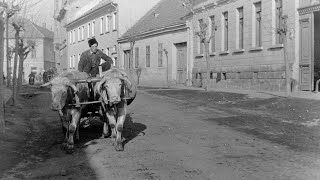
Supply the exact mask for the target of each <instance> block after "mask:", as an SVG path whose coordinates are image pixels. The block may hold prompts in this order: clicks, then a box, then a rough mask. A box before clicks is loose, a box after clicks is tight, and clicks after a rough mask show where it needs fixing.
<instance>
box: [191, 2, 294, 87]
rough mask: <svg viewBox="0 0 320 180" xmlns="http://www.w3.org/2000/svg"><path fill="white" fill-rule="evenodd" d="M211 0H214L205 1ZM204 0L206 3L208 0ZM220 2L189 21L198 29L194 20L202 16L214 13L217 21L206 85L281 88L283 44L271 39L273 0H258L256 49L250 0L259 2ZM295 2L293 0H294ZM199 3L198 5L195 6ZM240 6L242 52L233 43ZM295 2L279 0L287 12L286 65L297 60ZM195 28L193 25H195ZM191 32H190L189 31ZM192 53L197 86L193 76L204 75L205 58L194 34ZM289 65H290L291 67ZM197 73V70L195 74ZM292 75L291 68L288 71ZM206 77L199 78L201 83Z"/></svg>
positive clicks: (252, 4)
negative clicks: (259, 17) (225, 19)
mask: <svg viewBox="0 0 320 180" xmlns="http://www.w3.org/2000/svg"><path fill="white" fill-rule="evenodd" d="M208 2H209V3H210V2H215V1H208ZM208 2H207V3H208ZM228 2H229V3H225V4H223V5H218V6H217V7H215V8H212V9H209V10H208V11H204V12H203V13H199V14H196V15H195V16H194V18H193V23H191V27H190V28H191V29H193V32H197V31H198V28H197V27H198V24H197V21H198V20H199V19H201V18H203V19H204V20H205V21H207V22H208V17H209V16H212V15H214V16H215V22H216V24H217V31H216V32H215V34H216V35H215V37H216V38H215V45H216V51H215V52H210V54H211V55H210V67H209V68H210V71H212V74H211V78H212V80H211V84H210V87H223V88H228V87H235V88H241V89H256V90H271V91H283V90H285V64H284V62H285V61H284V56H283V49H284V48H283V46H282V45H278V44H276V42H275V35H276V29H275V18H273V17H274V14H275V10H274V9H273V7H275V1H274V0H261V2H262V47H261V49H256V47H255V44H254V42H255V41H254V39H255V26H253V21H254V19H253V15H252V14H253V11H254V3H256V2H260V1H257V0H251V1H245V0H238V1H232V0H230V1H228ZM295 2H297V0H295ZM199 7H201V5H200V6H199ZM239 7H243V9H244V41H243V42H244V47H243V52H242V51H240V52H239V51H238V50H239V48H238V47H237V39H238V37H237V28H236V27H237V24H238V22H237V14H236V13H237V8H239ZM296 9H297V7H296V4H295V3H293V0H284V1H283V12H284V13H283V14H286V15H288V17H289V18H288V30H289V32H288V37H289V36H290V38H288V46H287V55H288V59H289V62H290V65H291V66H292V64H294V63H295V62H297V61H298V55H297V54H296V53H295V52H296V46H297V45H298V44H297V41H296V39H295V38H296V36H295V35H296V34H295V32H296V31H298V27H297V24H296V19H297V16H296V15H297V14H296ZM226 11H228V23H229V31H228V52H226V53H222V52H224V49H223V41H224V40H223V39H222V38H223V26H224V24H223V22H222V20H223V18H222V13H223V12H226ZM195 28H197V29H195ZM193 34H194V33H193ZM192 39H193V43H194V48H193V53H194V55H195V58H194V68H193V79H194V80H193V81H194V85H195V86H199V81H200V80H196V77H198V78H199V77H202V78H203V79H205V78H206V70H207V65H206V60H205V58H204V56H203V54H199V43H198V39H197V37H196V36H193V38H192ZM291 69H292V68H291ZM197 73H200V74H197ZM290 76H292V70H291V74H290ZM205 83H206V81H202V85H203V86H205Z"/></svg>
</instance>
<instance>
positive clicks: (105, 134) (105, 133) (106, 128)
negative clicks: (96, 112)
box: [100, 104, 111, 138]
mask: <svg viewBox="0 0 320 180" xmlns="http://www.w3.org/2000/svg"><path fill="white" fill-rule="evenodd" d="M102 106H104V105H103V104H102ZM100 118H101V119H102V121H103V129H102V135H101V138H107V137H109V136H110V134H111V132H110V125H109V120H108V118H107V117H106V114H105V111H104V110H103V109H102V107H100Z"/></svg>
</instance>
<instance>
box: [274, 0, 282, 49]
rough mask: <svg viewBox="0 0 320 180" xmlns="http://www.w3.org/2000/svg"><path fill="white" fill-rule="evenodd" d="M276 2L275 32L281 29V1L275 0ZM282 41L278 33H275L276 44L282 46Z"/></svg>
mask: <svg viewBox="0 0 320 180" xmlns="http://www.w3.org/2000/svg"><path fill="white" fill-rule="evenodd" d="M275 1H276V30H278V29H280V28H281V24H282V15H283V13H282V0H275ZM282 43H283V39H282V37H281V35H280V34H279V33H276V44H282Z"/></svg>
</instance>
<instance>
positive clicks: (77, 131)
mask: <svg viewBox="0 0 320 180" xmlns="http://www.w3.org/2000/svg"><path fill="white" fill-rule="evenodd" d="M79 131H80V118H79V120H78V125H77V128H76V139H75V140H76V141H77V142H79V140H80V132H79Z"/></svg>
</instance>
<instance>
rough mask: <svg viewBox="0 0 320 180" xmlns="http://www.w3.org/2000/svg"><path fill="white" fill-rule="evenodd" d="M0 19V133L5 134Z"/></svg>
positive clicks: (0, 28) (1, 25)
mask: <svg viewBox="0 0 320 180" xmlns="http://www.w3.org/2000/svg"><path fill="white" fill-rule="evenodd" d="M1 17H2V16H1ZM1 17H0V131H1V132H3V133H4V132H5V119H4V94H3V89H4V84H3V62H4V36H3V35H4V19H3V18H1Z"/></svg>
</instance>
